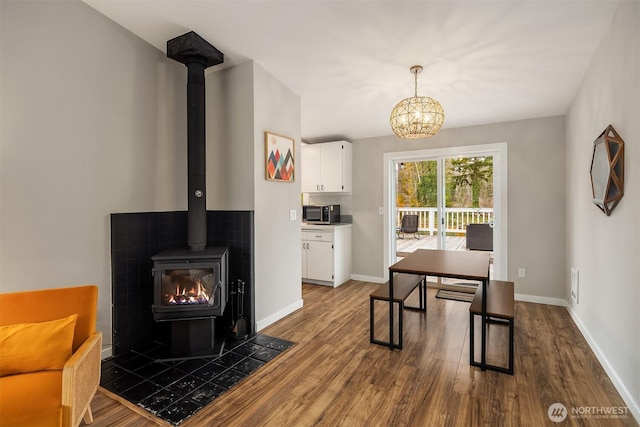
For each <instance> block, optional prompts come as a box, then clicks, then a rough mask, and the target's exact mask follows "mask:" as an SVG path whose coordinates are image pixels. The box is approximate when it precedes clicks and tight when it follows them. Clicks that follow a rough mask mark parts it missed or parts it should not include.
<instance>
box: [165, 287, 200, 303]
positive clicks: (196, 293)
mask: <svg viewBox="0 0 640 427" xmlns="http://www.w3.org/2000/svg"><path fill="white" fill-rule="evenodd" d="M209 298H210V297H209V295H208V294H207V291H206V289H205V288H204V286H202V283H200V282H197V283H195V284H194V285H193V286H180V285H176V290H175V292H174V293H173V294H172V295H169V298H168V300H167V303H169V304H205V303H207V302H209Z"/></svg>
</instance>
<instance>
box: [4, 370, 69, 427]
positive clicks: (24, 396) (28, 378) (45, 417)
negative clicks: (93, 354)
mask: <svg viewBox="0 0 640 427" xmlns="http://www.w3.org/2000/svg"><path fill="white" fill-rule="evenodd" d="M61 383H62V371H61V370H58V371H42V372H32V373H29V374H21V375H9V376H7V377H3V378H2V381H0V407H1V408H2V413H1V414H0V424H1V425H2V427H5V426H19V425H20V426H58V425H61V421H62V388H61V387H60V384H61ZM45 421H46V422H45Z"/></svg>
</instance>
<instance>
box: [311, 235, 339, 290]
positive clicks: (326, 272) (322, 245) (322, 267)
mask: <svg viewBox="0 0 640 427" xmlns="http://www.w3.org/2000/svg"><path fill="white" fill-rule="evenodd" d="M306 243H307V276H306V277H307V278H308V279H313V280H325V281H327V282H332V281H333V243H331V242H319V241H307V242H306Z"/></svg>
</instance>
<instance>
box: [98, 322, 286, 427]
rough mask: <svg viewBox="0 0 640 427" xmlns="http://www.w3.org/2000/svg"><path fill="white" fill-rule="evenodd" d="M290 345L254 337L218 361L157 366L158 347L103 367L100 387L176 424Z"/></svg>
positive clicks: (229, 344) (160, 363)
mask: <svg viewBox="0 0 640 427" xmlns="http://www.w3.org/2000/svg"><path fill="white" fill-rule="evenodd" d="M293 344H294V343H292V342H290V341H285V340H282V339H279V338H274V337H270V336H267V335H262V334H256V335H255V336H254V337H252V338H249V339H247V340H243V341H230V342H227V343H226V344H225V350H224V352H223V353H222V355H221V356H219V357H218V356H216V357H211V358H197V359H186V360H178V361H156V355H157V354H159V352H160V351H161V350H162V345H161V344H157V345H155V344H154V345H151V346H149V348H146V349H144V350H142V351H129V352H127V353H125V354H123V355H120V356H116V357H111V358H109V359H105V360H104V361H103V362H102V378H101V380H100V385H101V386H102V387H103V388H104V389H106V390H108V391H110V392H112V393H114V394H117V395H118V396H120V397H122V398H124V399H126V400H128V401H129V402H131V403H133V404H135V405H137V406H139V407H140V408H143V409H145V410H146V411H148V412H150V413H151V414H153V415H155V416H157V417H159V418H162V419H163V420H165V421H167V422H169V423H171V424H173V425H178V424H180V423H181V422H182V421H184V420H186V419H187V418H189V417H190V416H192V415H193V414H194V413H196V412H197V411H198V410H200V409H202V408H203V407H204V406H205V405H207V404H208V403H209V402H211V401H212V400H214V399H215V398H216V397H218V396H220V395H221V394H222V393H224V392H225V391H227V390H228V389H230V388H231V387H233V386H234V385H235V384H237V383H238V382H240V381H242V380H243V379H244V378H246V377H247V376H249V375H250V374H251V373H253V372H255V371H256V370H257V369H258V368H260V367H261V366H263V365H264V364H266V363H267V362H269V361H271V360H273V359H274V358H275V357H277V356H279V355H280V354H281V353H282V352H283V351H285V350H287V349H288V348H289V347H291V346H292V345H293Z"/></svg>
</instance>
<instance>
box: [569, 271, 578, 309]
mask: <svg viewBox="0 0 640 427" xmlns="http://www.w3.org/2000/svg"><path fill="white" fill-rule="evenodd" d="M579 279H580V277H579V274H578V269H577V268H575V267H571V299H573V300H574V301H575V302H576V304H578V294H579V292H580V280H579Z"/></svg>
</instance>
